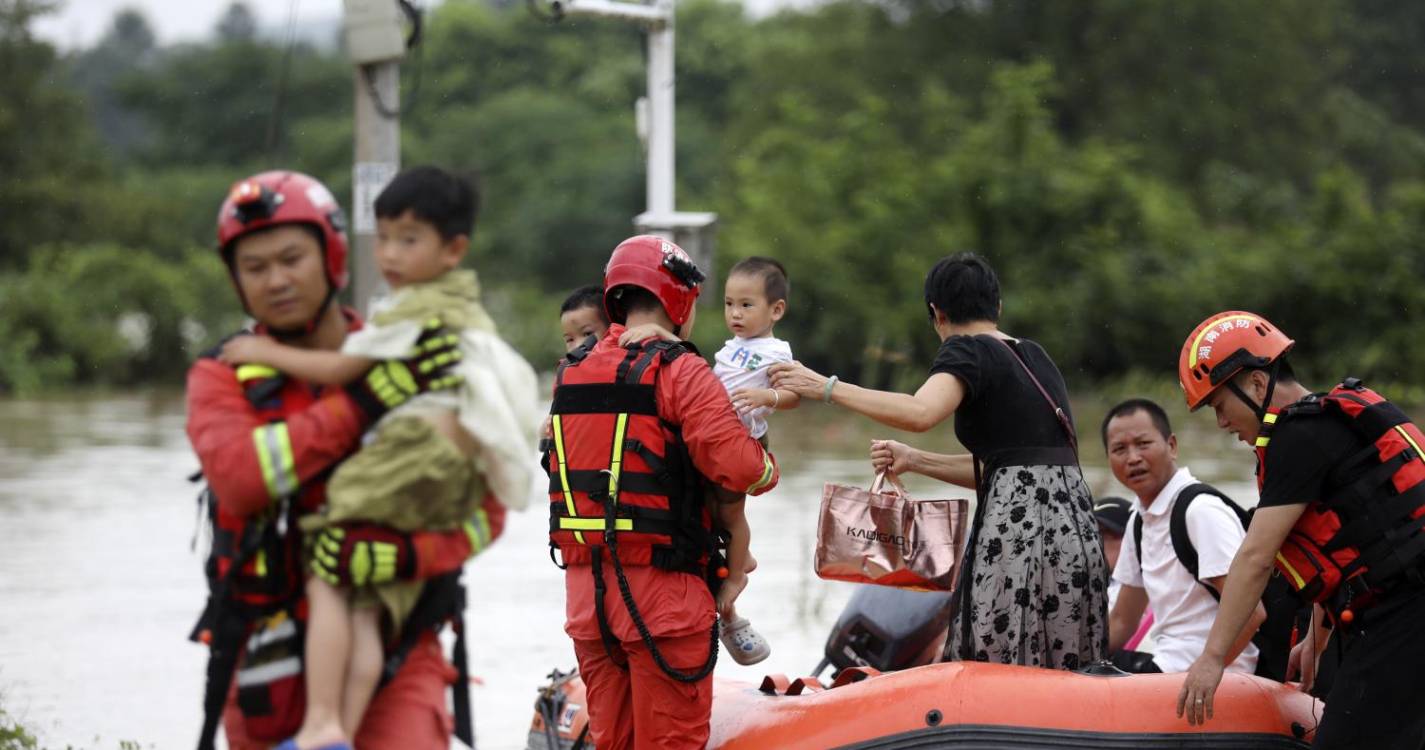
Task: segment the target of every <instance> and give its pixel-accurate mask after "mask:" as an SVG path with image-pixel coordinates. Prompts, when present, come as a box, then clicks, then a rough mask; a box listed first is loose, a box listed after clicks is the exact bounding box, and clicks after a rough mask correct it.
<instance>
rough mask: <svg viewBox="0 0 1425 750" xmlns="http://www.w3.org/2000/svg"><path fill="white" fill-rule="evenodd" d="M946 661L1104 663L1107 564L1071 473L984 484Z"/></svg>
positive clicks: (1012, 475)
mask: <svg viewBox="0 0 1425 750" xmlns="http://www.w3.org/2000/svg"><path fill="white" fill-rule="evenodd" d="M984 481H985V489H984V491H983V492H982V493H980V496H981V498H982V500H981V502H983V503H984V507H983V508H980V509H977V510H976V513H975V515H976V518H977V521H978V526H976V527H975V528H973V529H971V534H972V539H971V541H970V545H969V547H968V548H967V549H966V553H965V554H966V561H967V565H966V566H965V567H964V568H963V569H962V574H961V576H960V583H959V589H960V592H959V594H958V598H959V607H958V608H957V610H956V612H955V617H954V619H953V621H952V622H951V626H950V634H949V637H948V639H947V640H946V648H945V654H946V657H947V658H949V659H955V660H964V661H988V662H997V663H1001V664H1021V665H1026V666H1031V667H1048V668H1052V669H1078V668H1080V667H1082V666H1085V665H1087V664H1089V663H1091V662H1094V661H1097V660H1099V659H1104V658H1106V657H1107V655H1108V612H1107V608H1108V575H1109V571H1108V563H1107V562H1106V561H1105V559H1104V556H1103V544H1102V542H1101V541H1100V539H1099V533H1098V524H1097V522H1095V521H1094V516H1093V499H1092V497H1091V495H1090V493H1089V489H1088V486H1087V485H1086V484H1085V483H1084V479H1083V474H1082V473H1081V472H1080V470H1079V467H1078V466H1003V467H1000V468H997V469H995V470H993V472H992V473H991V474H990V475H989V476H988V477H986V478H985V480H984Z"/></svg>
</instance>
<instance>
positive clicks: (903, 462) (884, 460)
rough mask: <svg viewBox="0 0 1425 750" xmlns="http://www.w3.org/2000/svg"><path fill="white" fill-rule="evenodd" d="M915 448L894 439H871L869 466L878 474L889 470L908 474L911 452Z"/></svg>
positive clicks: (894, 472) (893, 472)
mask: <svg viewBox="0 0 1425 750" xmlns="http://www.w3.org/2000/svg"><path fill="white" fill-rule="evenodd" d="M914 452H915V449H914V448H912V447H910V446H909V445H906V444H905V443H901V442H898V441H895V440H872V441H871V468H873V469H875V470H876V473H877V474H879V473H881V472H883V471H889V472H890V473H892V474H909V473H910V472H911V471H912V469H911V454H912V453H914Z"/></svg>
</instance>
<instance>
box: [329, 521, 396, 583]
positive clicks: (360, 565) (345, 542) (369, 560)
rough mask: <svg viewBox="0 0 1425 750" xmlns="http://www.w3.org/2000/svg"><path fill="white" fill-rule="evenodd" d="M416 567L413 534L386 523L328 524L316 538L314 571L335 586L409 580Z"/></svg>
mask: <svg viewBox="0 0 1425 750" xmlns="http://www.w3.org/2000/svg"><path fill="white" fill-rule="evenodd" d="M415 569H416V555H415V547H414V545H412V544H411V538H410V537H409V536H407V535H406V534H402V533H401V532H399V531H395V530H393V529H389V528H386V527H385V526H375V525H372V524H357V525H352V526H328V527H327V528H325V529H322V530H321V532H320V533H319V534H317V538H316V539H315V540H314V541H313V542H312V575H315V576H316V577H318V578H320V579H322V580H324V581H326V582H327V583H330V584H331V585H333V586H369V585H375V584H382V583H390V582H391V581H397V580H408V579H410V578H411V577H412V576H414V575H415Z"/></svg>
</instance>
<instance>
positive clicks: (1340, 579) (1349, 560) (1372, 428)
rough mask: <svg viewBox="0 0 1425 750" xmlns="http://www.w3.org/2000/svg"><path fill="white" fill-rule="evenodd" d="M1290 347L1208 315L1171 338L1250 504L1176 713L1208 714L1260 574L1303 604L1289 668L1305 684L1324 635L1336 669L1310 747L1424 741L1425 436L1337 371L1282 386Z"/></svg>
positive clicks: (1414, 748)
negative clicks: (1240, 462) (1250, 459)
mask: <svg viewBox="0 0 1425 750" xmlns="http://www.w3.org/2000/svg"><path fill="white" fill-rule="evenodd" d="M1294 344H1295V342H1294V341H1292V340H1291V339H1290V338H1289V337H1287V336H1286V334H1284V333H1282V332H1281V330H1280V329H1278V328H1277V327H1276V326H1274V325H1272V324H1271V323H1270V322H1269V321H1267V320H1266V319H1265V318H1263V317H1262V316H1260V315H1257V314H1255V313H1250V312H1243V311H1236V310H1234V311H1228V312H1223V313H1218V314H1216V315H1213V316H1211V317H1209V318H1207V319H1206V320H1204V321H1203V322H1202V323H1200V324H1199V325H1198V326H1197V328H1195V329H1194V330H1193V331H1192V333H1191V334H1189V335H1188V338H1187V340H1186V341H1185V342H1184V343H1183V349H1182V353H1181V355H1180V356H1179V360H1178V379H1179V382H1180V383H1181V384H1182V387H1183V393H1184V394H1185V396H1186V399H1187V405H1188V408H1189V409H1198V408H1200V407H1203V406H1210V407H1212V409H1213V411H1214V412H1215V413H1216V415H1217V426H1218V427H1219V428H1221V429H1223V430H1225V431H1227V432H1231V433H1233V434H1235V435H1236V436H1237V438H1238V439H1239V440H1241V441H1242V442H1244V443H1246V444H1248V445H1250V446H1253V447H1254V448H1255V449H1256V452H1257V484H1258V489H1259V490H1260V492H1261V500H1260V502H1259V503H1258V505H1257V509H1256V511H1255V513H1254V515H1253V519H1252V523H1251V525H1250V526H1249V527H1248V529H1247V536H1246V539H1244V540H1243V542H1242V546H1241V548H1239V550H1238V552H1237V556H1236V557H1235V558H1234V559H1233V561H1232V566H1231V568H1230V569H1229V570H1228V573H1227V580H1226V582H1225V584H1224V586H1223V591H1222V600H1221V602H1220V606H1219V608H1218V612H1217V618H1216V620H1215V621H1214V622H1213V625H1212V631H1211V633H1210V634H1209V635H1208V639H1207V644H1206V646H1205V647H1204V649H1203V653H1202V655H1201V656H1199V657H1198V659H1197V660H1196V661H1195V662H1194V663H1193V665H1192V667H1191V668H1189V670H1188V673H1187V677H1186V678H1185V679H1184V681H1183V687H1182V689H1181V691H1180V692H1179V695H1178V702H1177V711H1178V715H1179V716H1181V715H1183V714H1184V713H1186V715H1187V717H1188V721H1189V723H1193V724H1201V723H1203V722H1204V721H1206V720H1208V719H1210V718H1211V717H1212V713H1213V696H1214V694H1215V693H1216V690H1217V685H1218V684H1219V683H1220V681H1221V679H1222V670H1223V660H1224V657H1225V654H1226V653H1227V650H1228V648H1229V647H1230V646H1231V645H1232V641H1233V640H1234V638H1235V637H1236V634H1237V633H1238V632H1240V631H1241V629H1242V626H1243V625H1244V624H1245V623H1246V622H1247V618H1248V617H1249V616H1250V615H1251V613H1252V611H1253V609H1254V608H1255V607H1256V604H1257V601H1258V599H1259V598H1260V597H1261V595H1262V591H1263V589H1265V587H1266V585H1267V580H1268V578H1269V577H1270V576H1271V575H1272V571H1273V568H1274V567H1275V568H1276V570H1277V571H1278V572H1279V573H1280V575H1281V576H1282V577H1283V578H1284V579H1285V580H1286V581H1287V583H1288V584H1289V585H1290V586H1291V587H1292V588H1293V589H1294V590H1295V591H1296V592H1297V594H1298V596H1299V597H1300V598H1301V599H1302V600H1303V601H1304V602H1309V603H1311V604H1312V605H1313V613H1312V615H1313V616H1312V619H1311V624H1310V626H1309V627H1308V628H1307V630H1306V632H1305V633H1302V640H1301V642H1300V643H1299V644H1297V645H1296V646H1295V647H1294V648H1293V649H1292V652H1291V656H1290V661H1289V665H1288V677H1291V676H1292V674H1293V673H1299V674H1300V675H1301V678H1302V689H1303V690H1306V689H1310V688H1311V683H1312V680H1313V678H1314V675H1315V668H1316V664H1317V657H1318V655H1319V654H1320V651H1321V649H1322V648H1323V647H1324V645H1325V643H1326V641H1327V639H1328V638H1332V637H1334V638H1339V639H1342V643H1341V646H1342V648H1341V653H1342V654H1343V656H1342V657H1341V662H1340V664H1339V665H1337V668H1336V674H1335V677H1334V680H1333V682H1332V686H1331V688H1330V691H1329V692H1328V693H1327V694H1326V710H1325V713H1324V714H1323V715H1322V719H1321V724H1320V725H1319V726H1318V727H1317V728H1316V734H1315V737H1314V739H1313V742H1312V747H1316V748H1364V747H1370V748H1399V749H1400V750H1418V748H1420V747H1422V746H1425V690H1421V689H1420V686H1419V681H1420V673H1421V671H1422V670H1425V640H1422V639H1421V638H1420V637H1419V632H1418V631H1419V627H1420V623H1421V622H1423V621H1425V531H1422V529H1425V454H1423V453H1422V447H1425V434H1422V433H1421V431H1420V430H1419V429H1418V428H1417V427H1416V426H1415V425H1414V424H1413V423H1412V422H1411V421H1410V419H1409V418H1408V417H1407V416H1406V415H1405V414H1404V412H1402V411H1401V410H1400V409H1399V408H1397V407H1396V406H1395V405H1394V404H1392V403H1390V402H1389V401H1387V400H1385V398H1383V397H1382V396H1381V395H1380V394H1378V393H1376V392H1375V391H1372V390H1371V389H1369V388H1367V387H1365V385H1363V384H1362V383H1361V381H1360V380H1357V379H1355V378H1347V379H1346V380H1344V381H1342V382H1341V383H1340V384H1339V385H1337V386H1336V387H1334V388H1332V389H1331V390H1330V391H1327V392H1324V393H1312V392H1310V391H1309V390H1307V388H1306V387H1305V386H1303V385H1302V384H1301V383H1299V382H1298V381H1297V380H1296V376H1295V374H1294V373H1293V371H1292V368H1291V366H1290V365H1289V364H1288V363H1287V359H1286V355H1287V353H1288V352H1289V351H1291V349H1292V346H1293V345H1294Z"/></svg>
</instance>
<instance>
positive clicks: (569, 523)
mask: <svg viewBox="0 0 1425 750" xmlns="http://www.w3.org/2000/svg"><path fill="white" fill-rule="evenodd" d="M559 528H560V529H562V530H564V531H573V532H574V533H575V534H578V533H579V532H580V531H603V530H604V529H605V528H607V526H606V525H605V524H604V519H602V518H561V519H559ZM614 531H633V519H632V518H615V519H614Z"/></svg>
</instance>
